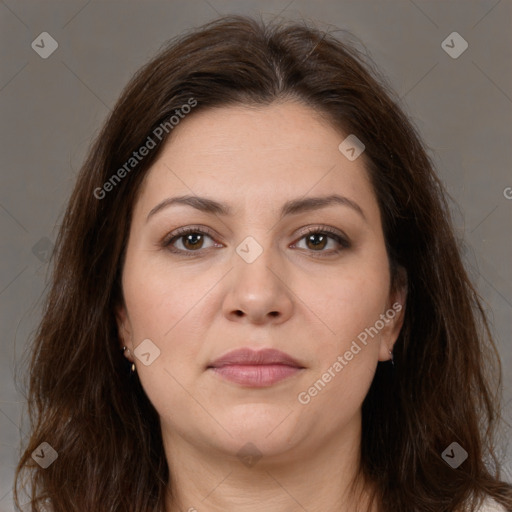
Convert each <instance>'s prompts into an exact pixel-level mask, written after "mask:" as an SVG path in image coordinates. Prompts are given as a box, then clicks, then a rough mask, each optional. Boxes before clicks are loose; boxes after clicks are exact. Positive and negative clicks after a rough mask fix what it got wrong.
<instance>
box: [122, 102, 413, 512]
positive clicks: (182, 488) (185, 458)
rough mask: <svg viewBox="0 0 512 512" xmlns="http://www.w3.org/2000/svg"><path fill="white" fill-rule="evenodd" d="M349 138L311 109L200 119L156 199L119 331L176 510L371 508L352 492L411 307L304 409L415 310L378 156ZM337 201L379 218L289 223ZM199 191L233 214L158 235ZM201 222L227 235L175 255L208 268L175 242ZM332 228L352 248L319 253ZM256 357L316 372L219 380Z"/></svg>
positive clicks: (317, 214) (346, 215)
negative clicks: (376, 394) (311, 206)
mask: <svg viewBox="0 0 512 512" xmlns="http://www.w3.org/2000/svg"><path fill="white" fill-rule="evenodd" d="M345 136H346V135H344V134H340V133H339V131H337V130H336V129H334V128H333V127H332V126H331V125H330V124H329V123H328V122H327V121H325V120H324V119H322V118H320V117H319V116H318V114H317V113H316V112H315V111H314V110H311V109H310V108H309V107H307V106H305V105H303V104H301V103H297V102H291V101H286V102H282V103H274V104H272V105H270V106H264V107H257V108H255V107H250V108H249V107H245V106H237V107H234V106H230V107H224V108H219V109H208V110H205V111H203V112H201V111H199V112H196V113H194V114H193V115H190V116H188V117H187V118H185V119H184V120H183V121H181V122H180V124H179V125H177V126H176V127H175V128H174V130H173V132H172V137H171V138H170V139H169V140H168V141H167V143H166V145H165V147H164V148H163V151H162V153H161V154H160V155H159V158H158V159H157V160H156V161H155V163H154V164H153V165H152V167H151V169H150V170H149V173H148V175H147V176H146V179H145V181H144V183H143V185H142V186H141V190H140V194H139V197H138V200H137V202H136V204H135V206H134V210H133V219H132V225H131V231H130V234H129V240H128V246H127V253H126V261H125V266H124V269H123V280H122V285H123V294H124V300H125V303H124V306H123V307H120V308H119V310H118V311H117V320H118V326H119V332H120V337H121V343H122V345H126V346H127V347H128V348H129V350H127V351H126V352H125V356H126V357H127V358H128V359H129V360H130V361H134V362H135V364H136V369H137V372H138V376H139V378H140V381H141V383H142V386H143V388H144V390H145V391H146V394H147V396H148V398H149V400H150V401H151V402H152V404H153V405H154V407H155V409H156V410H157V411H158V413H159V415H160V418H161V428H162V436H163V440H164V447H165V455H166V458H167V461H168V464H169V468H170V474H171V479H172V484H171V486H169V496H168V503H167V510H168V512H169V511H170V512H177V511H178V510H182V511H190V512H192V511H193V510H194V509H195V510H197V511H198V512H201V511H223V512H224V511H226V510H237V511H238V512H250V511H267V510H273V511H274V512H291V511H296V510H299V509H301V508H300V507H304V509H306V510H308V511H311V512H315V511H320V510H322V511H332V510H339V509H340V507H343V509H344V510H354V505H355V500H356V499H355V498H353V497H352V496H351V495H350V494H349V493H348V485H349V483H350V482H351V481H352V479H353V478H354V477H355V471H356V469H357V467H358V463H359V446H360V439H361V405H362V402H363V400H364V397H365V396H366V394H367V392H368V389H369V386H370V384H371V382H372V378H373V376H374V373H375V370H376V366H377V362H378V361H385V360H388V359H390V354H389V350H390V349H392V347H393V344H394V342H395V341H396V338H397V337H398V334H399V331H400V328H401V326H402V322H403V313H404V310H405V308H404V309H402V311H401V312H400V313H399V314H397V315H396V316H395V318H394V319H393V320H389V321H388V322H387V323H386V325H385V327H384V328H382V329H381V330H380V331H379V333H378V335H376V336H374V337H373V338H369V341H368V343H367V345H366V346H364V345H361V344H359V345H361V347H362V349H361V351H360V352H359V353H357V355H355V356H354V357H353V359H352V360H351V361H349V362H348V364H347V365H346V366H345V367H344V368H343V370H342V371H341V372H339V373H337V374H336V377H334V378H332V379H331V381H330V382H329V383H327V384H326V386H325V388H323V389H322V391H321V392H319V393H318V394H317V395H316V396H314V397H312V398H311V400H310V402H309V403H308V404H306V405H303V404H301V403H300V402H299V401H298V399H297V396H298V394H299V393H301V392H304V391H307V390H308V389H309V388H310V387H311V386H312V385H313V384H314V383H315V382H316V381H317V380H318V379H319V378H321V376H322V374H324V373H325V372H326V371H327V369H328V368H329V367H332V366H333V363H334V362H335V361H336V360H337V358H338V356H340V355H342V356H343V354H344V353H345V352H346V351H347V350H349V348H350V346H351V343H352V342H353V341H354V340H356V339H357V336H358V334H360V333H361V332H363V331H364V330H365V328H368V327H370V326H374V325H375V322H376V321H377V320H378V319H379V318H380V315H381V314H384V313H385V312H386V311H387V310H389V309H390V308H391V307H392V304H394V303H395V302H399V303H400V304H403V305H405V298H406V297H405V291H404V290H399V291H397V292H396V293H391V292H390V275H389V267H388V265H389V263H388V257H387V254H386V250H385V241H384V235H383V231H382V224H381V217H380V212H379V208H378V204H377V199H376V196H375V194H374V191H373V189H372V187H371V184H370V182H369V179H368V175H367V172H366V170H365V165H364V153H363V155H362V156H361V157H359V158H357V159H356V160H354V161H349V160H348V159H347V158H346V157H345V156H344V155H343V154H342V153H341V152H340V151H339V150H338V145H339V144H340V143H341V141H342V140H343V139H344V138H345ZM333 193H337V194H340V195H343V196H345V197H348V198H350V199H351V200H352V201H354V202H356V203H357V204H358V205H359V206H360V208H361V209H362V210H363V212H364V217H365V218H363V216H361V215H360V214H359V213H357V212H356V211H355V210H354V209H352V208H350V207H348V206H343V205H336V204H335V205H329V206H326V207H324V208H321V209H318V210H314V211H307V212H301V213H297V214H293V215H288V216H286V217H284V218H282V219H281V218H280V215H279V212H280V209H281V206H282V205H283V204H284V203H285V202H286V201H289V200H292V199H298V198H304V197H305V196H306V197H312V196H328V195H330V194H333ZM186 194H190V195H197V196H206V197H208V198H210V199H214V200H216V201H220V202H223V203H224V202H225V203H227V204H228V205H229V206H230V207H231V208H232V210H233V212H232V215H229V216H222V215H215V214H211V213H205V212H200V211H199V210H196V209H194V208H193V207H191V206H187V205H172V206H169V207H167V208H163V209H161V210H160V211H159V212H157V213H155V214H154V215H152V216H151V217H150V218H149V219H148V220H147V216H148V213H149V212H150V211H151V210H152V209H153V208H154V207H155V206H156V205H157V204H159V203H160V202H161V201H163V200H164V199H166V198H168V197H173V196H179V195H186ZM197 225H200V226H202V227H207V228H210V229H211V230H212V232H213V236H210V235H204V237H203V239H202V241H201V238H200V237H197V235H196V238H195V239H192V241H190V239H189V242H188V244H187V238H186V236H185V237H181V238H180V239H175V240H174V241H173V246H174V247H175V248H176V249H177V250H179V249H181V250H182V251H188V252H189V254H190V253H193V254H192V255H191V256H187V255H180V254H174V253H172V252H171V251H170V250H169V248H168V247H167V248H166V247H165V244H164V243H162V240H164V239H165V237H166V236H167V235H169V234H170V233H172V232H174V231H175V230H176V229H177V228H179V227H185V226H194V227H196V226H197ZM326 225H327V226H331V227H333V228H334V229H335V230H338V231H340V232H342V233H344V234H345V235H346V236H347V237H348V239H349V242H350V244H351V245H350V247H348V248H344V247H343V246H341V245H340V244H339V243H338V242H337V241H336V240H334V239H331V238H328V239H327V240H326V241H323V243H319V242H322V240H323V239H322V238H321V235H319V236H317V238H316V239H313V242H311V241H310V242H309V243H308V239H310V237H308V236H305V234H304V233H303V228H305V227H314V228H319V229H320V230H321V229H322V227H325V226H326ZM248 236H251V237H253V238H254V239H255V240H256V241H257V242H258V244H259V245H260V246H261V248H262V249H263V252H262V253H261V254H260V255H259V257H257V258H256V260H255V261H253V262H252V263H247V262H246V261H245V260H244V259H242V258H241V257H240V255H239V254H238V253H237V252H236V248H237V247H238V246H239V245H240V243H241V242H242V241H243V240H244V239H245V238H246V237H248ZM315 242H316V243H317V245H315ZM201 243H202V245H201ZM317 247H318V248H317ZM336 250H339V252H338V253H335V252H334V251H336ZM194 251H195V252H194ZM322 254H324V255H326V256H324V257H322ZM145 339H150V340H151V341H152V342H153V343H154V345H155V346H157V347H158V349H159V350H160V355H159V356H158V357H157V358H156V359H155V360H154V361H153V362H152V363H151V364H150V365H148V366H145V365H144V364H142V362H141V361H140V360H139V359H138V358H137V357H135V356H134V349H135V348H136V347H137V346H138V345H139V344H140V343H141V342H142V340H145ZM122 345H121V346H122ZM240 347H252V348H255V349H259V348H262V347H268V348H277V349H279V350H282V351H284V352H286V353H288V354H290V355H291V356H292V357H294V358H295V359H297V360H299V361H300V362H301V363H302V365H303V366H304V367H305V368H304V369H303V370H301V371H300V372H298V373H297V374H296V375H294V376H292V377H291V378H288V379H286V380H284V381H281V382H279V383H277V384H274V385H272V386H270V387H265V388H256V389H254V388H252V389H251V388H247V387H243V386H240V385H239V384H235V383H232V382H229V381H226V380H223V379H222V378H220V377H219V376H218V375H217V374H215V373H213V372H212V371H211V370H206V366H207V365H208V363H210V362H212V361H213V360H214V359H215V358H217V357H219V356H221V355H223V354H225V353H226V352H228V351H230V350H232V349H235V348H240ZM248 442H250V443H252V445H254V446H255V447H256V448H257V450H258V454H260V455H261V458H260V459H259V460H257V462H256V463H255V464H252V465H251V466H247V465H245V464H243V463H242V462H241V459H240V458H239V457H237V453H238V452H239V450H240V449H241V448H242V447H243V446H244V445H246V443H248ZM253 450H254V449H253ZM369 489H370V487H369V486H368V485H366V486H365V487H363V493H364V494H363V501H361V500H359V503H364V496H365V495H366V494H365V493H366V492H367V491H368V490H369ZM171 491H172V493H174V499H173V500H171ZM375 510H376V509H375Z"/></svg>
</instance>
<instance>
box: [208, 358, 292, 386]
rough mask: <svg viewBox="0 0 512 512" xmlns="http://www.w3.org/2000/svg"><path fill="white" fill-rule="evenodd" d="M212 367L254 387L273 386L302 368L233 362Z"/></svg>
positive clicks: (235, 380)
mask: <svg viewBox="0 0 512 512" xmlns="http://www.w3.org/2000/svg"><path fill="white" fill-rule="evenodd" d="M210 369H211V370H213V371H214V372H215V373H218V374H219V375H220V376H221V377H223V378H224V379H226V380H229V381H231V382H236V383H237V384H241V385H242V386H248V387H253V388H259V387H264V386H271V385H272V384H275V383H276V382H279V381H281V380H284V379H286V378H288V377H291V376H292V375H296V374H297V373H298V372H299V371H300V370H301V368H297V367H295V366H287V365H284V364H267V365H265V364H260V365H238V364H233V365H226V366H221V367H218V368H210Z"/></svg>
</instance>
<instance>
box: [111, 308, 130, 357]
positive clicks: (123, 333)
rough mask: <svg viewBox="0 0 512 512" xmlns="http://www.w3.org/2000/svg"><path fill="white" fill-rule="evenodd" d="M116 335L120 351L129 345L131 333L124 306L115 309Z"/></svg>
mask: <svg viewBox="0 0 512 512" xmlns="http://www.w3.org/2000/svg"><path fill="white" fill-rule="evenodd" d="M115 315H116V323H117V333H118V337H119V345H120V347H119V348H121V349H123V347H125V346H129V345H130V344H131V331H130V329H129V321H128V315H127V313H126V307H125V306H124V304H122V305H120V306H118V307H116V308H115Z"/></svg>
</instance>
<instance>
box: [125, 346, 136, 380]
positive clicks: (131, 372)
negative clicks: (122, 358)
mask: <svg viewBox="0 0 512 512" xmlns="http://www.w3.org/2000/svg"><path fill="white" fill-rule="evenodd" d="M125 350H126V346H124V347H123V354H124V352H125ZM128 352H130V349H128ZM134 373H135V363H132V366H131V368H130V377H131V376H132V375H133V374H134Z"/></svg>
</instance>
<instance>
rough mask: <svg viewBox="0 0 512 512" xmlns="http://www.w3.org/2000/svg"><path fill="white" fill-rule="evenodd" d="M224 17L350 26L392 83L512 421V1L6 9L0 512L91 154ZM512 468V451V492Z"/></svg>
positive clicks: (6, 507) (20, 4)
mask: <svg viewBox="0 0 512 512" xmlns="http://www.w3.org/2000/svg"><path fill="white" fill-rule="evenodd" d="M228 13H244V14H259V13H263V16H264V17H271V16H272V15H277V14H281V16H283V17H286V18H293V19H296V18H302V17H305V18H307V19H312V20H316V21H317V22H318V24H319V26H320V27H321V28H322V27H323V28H329V25H331V26H332V27H331V28H341V29H347V30H349V31H351V32H352V33H353V34H354V35H355V36H356V37H357V38H359V39H360V40H361V41H362V42H363V43H364V45H365V46H366V48H367V49H368V51H369V53H370V55H371V57H372V58H373V59H374V61H375V62H376V63H377V65H378V66H379V68H380V69H381V70H382V71H383V73H384V74H385V75H386V76H387V77H388V79H389V81H390V83H391V85H392V86H393V87H394V88H395V90H396V91H397V92H398V94H399V95H400V97H401V98H402V100H403V104H404V108H405V110H406V112H407V113H408V114H409V115H410V117H411V118H412V120H413V122H414V123H415V124H416V126H417V127H418V128H419V130H420V133H421V134H422V135H423V137H424V139H425V141H426V143H427V145H428V147H429V152H430V155H431V157H432V158H433V159H434V161H435V162H436V164H437V166H438V171H439V173H440V175H441V177H442V179H443V181H444V182H445V184H446V186H447V188H448V190H449V193H450V194H451V196H452V198H453V200H454V202H453V204H452V209H453V214H454V220H455V224H456V229H457V234H458V236H459V237H461V238H464V239H465V241H466V243H467V247H468V249H467V251H466V258H467V262H468V265H470V272H471V275H472V277H473V279H474V282H475V284H476V286H477V288H478V290H479V292H480V293H481V295H482V297H483V298H484V300H485V304H486V309H487V310H488V311H489V313H490V315H491V321H492V323H493V329H494V334H495V336H496V340H497V343H498V345H499V350H500V353H501V357H502V361H503V366H504V388H505V390H504V395H505V396H504V404H505V408H504V410H503V411H502V414H503V416H505V417H507V418H508V421H509V422H510V421H511V420H512V370H511V366H512V364H511V363H512V342H511V321H510V318H511V315H512V290H511V283H512V279H511V254H512V251H511V245H512V244H511V236H510V234H511V224H512V223H511V220H512V199H507V197H506V195H507V192H506V191H507V190H508V191H509V192H510V193H509V197H512V190H511V189H507V187H512V173H511V169H512V165H511V164H512V144H511V143H512V137H511V135H512V55H511V54H512V41H511V39H512V37H511V33H512V31H511V26H512V2H511V1H510V0H488V1H468V0H464V1H420V0H415V1H412V0H410V1H407V0H403V1H382V0H381V1H375V2H371V1H340V0H324V1H321V0H320V1H316V2H313V1H310V2H307V1H304V0H291V1H290V0H283V1H277V0H275V1H259V2H250V1H240V2H236V1H222V0H194V1H188V2H186V1H167V2H163V1H159V2H156V1H87V0H82V1H65V2H64V1H60V2H49V1H41V0H38V1H26V0H23V1H19V0H17V1H15V0H3V1H2V0H0V52H1V53H0V63H1V68H0V116H1V117H0V118H1V120H2V122H1V125H0V130H1V131H0V133H1V137H0V141H1V146H0V150H1V157H2V159H1V162H2V164H1V173H0V180H1V181H0V228H1V230H2V236H1V238H0V258H1V265H0V308H1V309H0V321H1V339H0V350H1V358H0V376H1V377H0V378H1V388H0V512H2V511H11V510H13V506H12V492H11V488H12V478H13V470H14V466H15V464H16V461H17V458H18V455H19V452H20V441H21V440H23V438H24V437H25V436H26V434H27V433H28V427H27V425H28V423H27V418H26V415H25V416H23V410H24V406H25V402H24V397H23V395H22V394H21V393H20V390H19V389H18V388H17V387H16V386H15V382H14V378H15V376H18V377H21V376H22V371H23V368H24V367H22V366H21V363H22V359H21V358H22V356H23V355H24V349H25V348H26V346H27V341H28V340H29V339H30V336H31V335H32V334H33V331H34V329H35V327H36V326H37V322H38V320H39V318H40V311H41V309H40V308H41V295H42V293H43V292H44V285H45V279H46V277H47V269H48V265H47V258H48V254H49V251H50V250H51V248H52V243H53V241H54V240H55V237H56V233H57V228H56V226H58V224H59V223H60V221H61V219H62V214H63V211H64V207H65V204H66V201H67V198H68V196H69V194H70V192H71V188H72V186H73V183H74V180H75V177H76V173H77V171H78V169H79V167H80V164H81V162H82V160H83V158H84V156H85V153H86V150H87V147H88V145H89V143H90V141H91V139H92V137H93V136H94V135H95V134H96V133H97V131H98V130H99V127H100V125H101V123H102V121H103V120H104V119H105V116H106V115H107V114H108V112H109V110H110V108H111V107H112V106H113V104H114V102H115V100H116V98H117V97H118V95H119V93H120V91H121V88H122V87H123V86H124V85H125V84H126V82H127V81H128V79H129V78H130V77H131V75H132V74H133V72H135V71H136V70H137V69H138V68H139V67H140V66H141V65H142V64H143V63H144V62H146V61H147V60H148V59H149V58H150V57H151V56H152V55H153V54H154V53H155V52H156V51H157V50H158V48H159V47H160V46H161V45H162V44H163V43H164V42H165V41H166V40H167V39H169V38H170V37H172V36H174V35H176V34H178V33H180V32H182V31H183V30H185V29H188V28H189V27H192V26H196V25H199V24H202V23H204V22H206V21H209V20H211V19H212V18H215V17H217V16H218V15H221V14H228ZM328 24H329V25H328ZM45 31H46V32H48V33H50V34H51V36H52V37H53V38H54V39H55V40H56V41H57V42H58V44H59V47H58V49H57V50H56V51H55V53H53V54H52V55H51V56H50V57H49V58H47V59H42V58H41V57H40V56H39V55H38V54H37V53H36V52H35V51H34V50H33V49H32V47H31V43H32V41H33V40H35V39H36V37H37V36H38V35H39V34H40V33H42V32H45ZM453 31H456V32H458V33H459V34H460V35H461V36H462V37H463V38H464V39H465V40H466V41H467V42H468V44H469V47H468V49H467V50H466V51H465V52H464V53H463V54H462V55H460V57H458V58H456V59H454V58H452V57H450V56H449V55H448V54H447V53H446V52H445V51H444V50H443V48H442V47H441V43H442V41H443V40H444V39H445V38H446V37H447V36H448V35H449V34H450V33H452V32H453ZM510 433H511V431H510V429H508V430H506V431H504V433H503V440H502V443H501V446H502V448H503V450H504V451H507V443H506V442H505V440H506V439H508V438H510V437H512V436H511V435H510ZM511 459H512V447H510V448H508V456H507V461H508V463H507V465H506V468H505V470H506V478H507V479H508V480H510V481H512V462H511Z"/></svg>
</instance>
